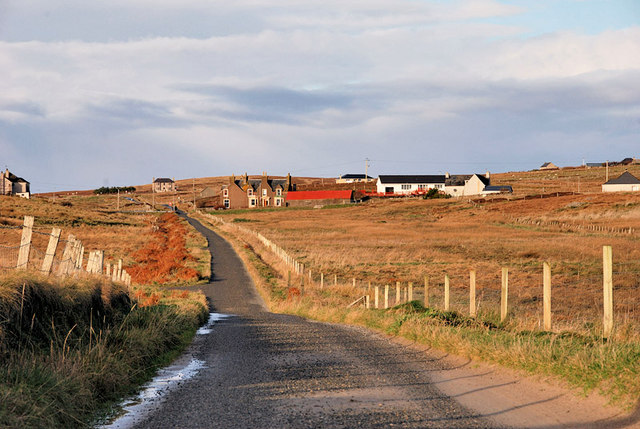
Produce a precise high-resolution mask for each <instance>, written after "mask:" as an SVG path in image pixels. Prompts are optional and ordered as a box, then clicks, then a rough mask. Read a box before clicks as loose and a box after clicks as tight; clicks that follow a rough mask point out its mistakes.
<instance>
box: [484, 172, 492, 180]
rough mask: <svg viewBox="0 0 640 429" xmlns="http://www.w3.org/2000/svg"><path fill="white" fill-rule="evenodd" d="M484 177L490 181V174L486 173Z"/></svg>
mask: <svg viewBox="0 0 640 429" xmlns="http://www.w3.org/2000/svg"><path fill="white" fill-rule="evenodd" d="M484 177H486V178H487V179H491V173H489V172H488V171H487V172H486V173H484Z"/></svg>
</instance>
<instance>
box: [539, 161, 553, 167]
mask: <svg viewBox="0 0 640 429" xmlns="http://www.w3.org/2000/svg"><path fill="white" fill-rule="evenodd" d="M551 164H553V163H552V162H545V163H544V164H542V165H541V166H540V168H544V167H548V166H550V165H551Z"/></svg>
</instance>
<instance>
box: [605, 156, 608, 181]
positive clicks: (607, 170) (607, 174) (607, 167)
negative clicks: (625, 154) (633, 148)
mask: <svg viewBox="0 0 640 429" xmlns="http://www.w3.org/2000/svg"><path fill="white" fill-rule="evenodd" d="M604 181H605V182H608V181H609V160H607V176H606V179H605V180H604Z"/></svg>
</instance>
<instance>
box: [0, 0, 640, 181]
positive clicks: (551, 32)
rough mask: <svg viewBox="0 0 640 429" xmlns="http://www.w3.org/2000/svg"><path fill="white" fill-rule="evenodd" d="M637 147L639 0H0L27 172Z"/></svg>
mask: <svg viewBox="0 0 640 429" xmlns="http://www.w3.org/2000/svg"><path fill="white" fill-rule="evenodd" d="M627 156H635V157H640V1H638V0H501V1H500V0H451V1H446V0H431V1H427V0H323V1H300V0H295V1H294V0H234V1H228V0H224V1H219V0H109V1H87V0H56V1H53V2H52V1H51V0H0V164H1V165H0V167H2V168H4V167H5V166H8V167H9V169H10V170H11V171H12V172H14V173H15V174H17V175H19V176H23V177H25V178H26V179H27V180H29V181H30V182H31V184H32V191H33V192H45V191H53V190H65V189H66V190H68V189H90V188H95V187H99V186H104V185H107V186H125V185H137V184H143V183H149V182H150V181H151V178H152V177H154V176H155V177H175V178H176V179H180V178H191V177H202V176H218V175H229V174H232V173H236V174H239V173H244V172H245V171H247V172H249V173H250V174H252V173H255V174H259V173H260V172H262V171H268V172H269V173H272V174H279V175H281V174H286V173H287V172H291V173H292V174H294V175H299V176H325V177H332V176H337V175H339V174H342V173H358V172H364V159H365V158H369V159H370V160H371V161H370V165H371V167H370V169H369V172H370V173H371V174H372V175H377V174H394V173H396V174H400V173H422V174H439V173H443V172H445V171H449V172H451V173H467V172H469V173H470V172H483V171H485V170H490V171H492V172H502V171H512V170H525V169H532V168H536V167H538V166H539V165H540V164H542V163H543V162H545V161H553V162H554V163H556V164H559V165H578V164H580V163H582V160H583V159H585V160H586V161H587V162H595V161H604V160H606V159H610V160H620V159H622V158H624V157H627Z"/></svg>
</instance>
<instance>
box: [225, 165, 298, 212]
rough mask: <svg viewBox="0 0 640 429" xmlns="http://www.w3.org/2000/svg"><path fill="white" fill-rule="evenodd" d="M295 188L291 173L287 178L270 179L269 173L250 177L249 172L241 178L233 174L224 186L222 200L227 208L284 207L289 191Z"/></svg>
mask: <svg viewBox="0 0 640 429" xmlns="http://www.w3.org/2000/svg"><path fill="white" fill-rule="evenodd" d="M293 190H295V185H293V184H292V182H291V174H287V178H286V179H270V178H269V176H267V173H262V177H261V178H260V179H249V176H248V175H247V173H245V174H244V176H243V177H242V178H241V179H236V177H235V175H233V176H231V177H229V183H228V184H227V185H223V186H222V202H223V205H224V207H225V208H227V209H243V208H245V209H246V208H256V207H271V206H273V207H283V206H284V205H285V199H286V196H287V193H288V192H289V191H293Z"/></svg>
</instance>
